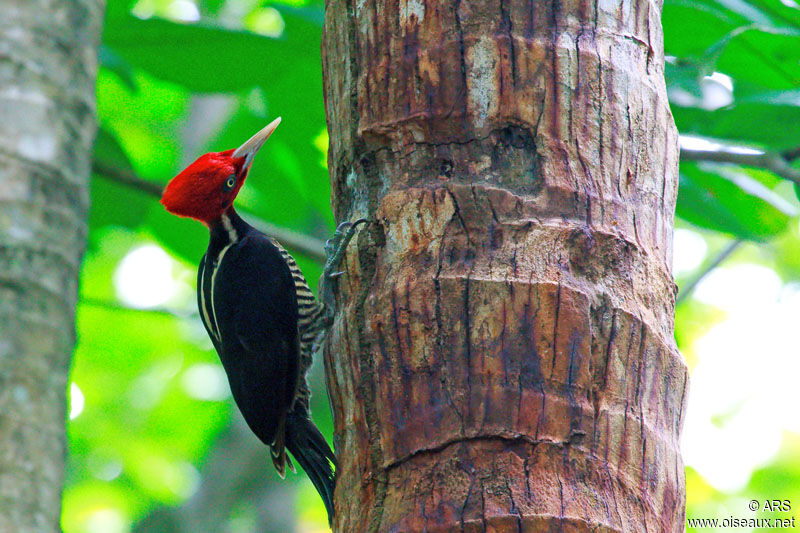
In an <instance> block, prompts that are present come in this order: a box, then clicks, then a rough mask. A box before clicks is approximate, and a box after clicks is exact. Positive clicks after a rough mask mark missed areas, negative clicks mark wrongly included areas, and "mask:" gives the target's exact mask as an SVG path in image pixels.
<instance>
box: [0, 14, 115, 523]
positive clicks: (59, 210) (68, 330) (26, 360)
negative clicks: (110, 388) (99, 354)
mask: <svg viewBox="0 0 800 533" xmlns="http://www.w3.org/2000/svg"><path fill="white" fill-rule="evenodd" d="M103 7H104V2H102V1H101V0H63V1H54V0H26V1H24V2H19V1H18V2H0V532H12V531H13V532H15V533H26V532H37V533H39V532H43V531H57V530H60V529H59V527H58V524H59V518H60V510H61V485H62V478H63V475H64V459H65V455H66V437H65V431H64V429H65V428H64V426H65V421H66V417H67V413H66V407H67V406H66V388H67V376H68V372H69V358H70V354H71V353H72V348H73V345H74V343H75V304H76V300H77V293H78V270H79V266H80V262H81V258H82V256H83V252H84V248H85V246H86V233H87V228H86V220H87V217H88V208H89V175H90V164H91V148H92V140H93V138H94V133H95V119H94V85H95V84H94V80H95V72H96V70H97V43H98V41H99V38H100V28H101V24H102V18H103Z"/></svg>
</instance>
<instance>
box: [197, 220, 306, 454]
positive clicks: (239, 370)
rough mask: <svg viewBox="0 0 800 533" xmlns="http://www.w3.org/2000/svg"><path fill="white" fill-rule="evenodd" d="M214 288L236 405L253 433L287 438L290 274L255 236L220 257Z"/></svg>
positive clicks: (292, 360)
mask: <svg viewBox="0 0 800 533" xmlns="http://www.w3.org/2000/svg"><path fill="white" fill-rule="evenodd" d="M211 284H212V286H213V288H212V291H211V292H212V294H213V311H212V314H213V316H212V317H211V320H212V321H213V320H215V321H216V322H215V324H213V325H212V329H213V326H216V328H217V330H218V331H219V336H220V343H219V344H220V349H218V352H219V355H220V359H221V360H222V364H223V366H224V367H225V371H226V372H227V374H228V380H229V382H230V385H231V392H232V393H233V397H234V400H236V404H237V405H238V406H239V409H240V410H241V411H242V414H243V415H244V418H245V420H246V421H247V423H248V425H249V426H250V428H251V429H252V430H253V432H254V433H255V434H256V435H257V436H258V437H259V438H260V439H261V440H262V441H263V442H264V443H265V444H269V445H272V444H273V442H274V441H275V440H276V439H282V438H283V434H282V431H283V424H284V422H285V418H286V413H287V412H288V410H289V409H290V408H291V405H292V402H293V401H294V396H295V391H296V388H297V380H298V371H299V366H298V364H299V344H298V342H299V341H298V329H297V300H296V297H295V288H294V283H293V280H292V276H291V272H290V271H289V268H288V267H287V265H286V263H285V262H284V261H283V260H282V258H281V256H280V254H279V253H278V250H277V249H276V248H275V246H274V245H273V244H272V243H271V242H270V241H269V239H267V238H266V237H265V236H264V235H261V234H260V233H257V232H255V231H253V232H250V233H248V234H247V235H246V236H244V237H243V238H242V239H241V240H240V241H239V242H237V243H235V244H233V245H231V246H230V247H229V248H228V249H227V250H224V251H223V252H221V254H220V259H218V268H217V269H216V271H215V272H214V274H213V276H212V280H211ZM279 447H280V448H281V451H282V445H281V446H279ZM276 466H277V465H276Z"/></svg>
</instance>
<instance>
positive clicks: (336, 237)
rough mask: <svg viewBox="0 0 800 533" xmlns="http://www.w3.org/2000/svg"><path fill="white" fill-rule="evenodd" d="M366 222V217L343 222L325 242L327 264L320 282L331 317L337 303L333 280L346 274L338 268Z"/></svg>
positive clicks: (322, 296) (323, 298) (324, 302)
mask: <svg viewBox="0 0 800 533" xmlns="http://www.w3.org/2000/svg"><path fill="white" fill-rule="evenodd" d="M366 223H367V219H366V218H359V219H358V220H356V221H355V222H350V221H347V222H342V223H341V224H339V226H338V227H337V228H336V231H335V232H334V234H333V237H331V238H330V239H328V241H327V242H326V243H325V258H326V260H325V266H324V267H323V269H322V278H321V279H320V284H321V285H322V290H321V293H322V294H321V299H322V303H323V304H324V305H325V307H326V310H327V313H326V314H328V315H329V316H330V318H331V319H332V318H333V306H334V303H335V298H334V295H333V287H332V285H333V284H332V283H331V282H332V281H333V280H334V279H336V278H338V277H339V276H341V275H342V274H344V272H343V271H339V270H338V268H339V263H340V262H341V260H342V257H344V254H345V251H346V250H347V245H348V244H349V243H350V240H351V239H352V238H353V236H355V234H356V231H357V230H358V226H359V225H361V224H366Z"/></svg>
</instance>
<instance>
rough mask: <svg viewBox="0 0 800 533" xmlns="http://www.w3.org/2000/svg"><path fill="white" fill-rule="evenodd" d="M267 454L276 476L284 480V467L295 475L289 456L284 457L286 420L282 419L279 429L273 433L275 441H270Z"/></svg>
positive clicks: (295, 471)
mask: <svg viewBox="0 0 800 533" xmlns="http://www.w3.org/2000/svg"><path fill="white" fill-rule="evenodd" d="M269 453H270V456H271V457H272V464H273V465H274V466H275V470H277V471H278V475H279V476H281V479H286V466H287V465H288V466H289V470H291V471H292V472H294V473H297V470H295V468H294V464H292V460H291V459H289V456H288V455H286V420H285V419H284V421H283V422H281V425H280V427H278V431H277V432H276V433H275V440H273V441H272V444H270V447H269Z"/></svg>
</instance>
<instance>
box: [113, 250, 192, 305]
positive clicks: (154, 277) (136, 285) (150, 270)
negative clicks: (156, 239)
mask: <svg viewBox="0 0 800 533" xmlns="http://www.w3.org/2000/svg"><path fill="white" fill-rule="evenodd" d="M174 266H175V265H174V261H173V260H172V258H170V256H169V255H168V254H167V252H165V251H164V250H163V249H162V248H161V247H160V246H156V245H155V244H145V245H143V246H139V247H137V248H134V249H133V250H131V251H130V252H128V255H126V256H125V257H124V258H123V259H122V261H120V263H119V266H118V267H117V270H116V272H114V288H115V289H116V292H117V297H118V298H119V299H120V300H121V301H122V302H123V303H125V304H126V305H129V306H130V307H135V308H137V309H147V308H153V307H159V306H162V305H164V304H166V303H167V302H168V301H170V299H171V298H173V297H174V296H175V295H176V294H177V290H178V289H177V287H176V284H175V279H174V278H173V276H172V271H173V268H174Z"/></svg>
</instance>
